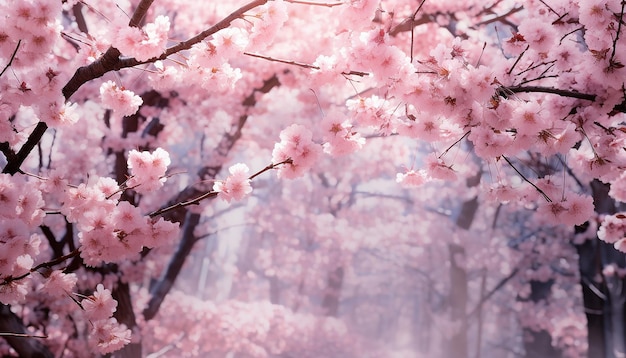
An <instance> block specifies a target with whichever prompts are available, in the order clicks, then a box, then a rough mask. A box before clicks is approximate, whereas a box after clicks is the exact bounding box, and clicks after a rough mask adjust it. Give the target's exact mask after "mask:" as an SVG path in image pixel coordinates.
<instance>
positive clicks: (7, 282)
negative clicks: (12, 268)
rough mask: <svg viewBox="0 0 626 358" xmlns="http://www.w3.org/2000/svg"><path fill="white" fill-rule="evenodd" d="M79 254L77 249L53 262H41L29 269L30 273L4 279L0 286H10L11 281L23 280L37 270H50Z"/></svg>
mask: <svg viewBox="0 0 626 358" xmlns="http://www.w3.org/2000/svg"><path fill="white" fill-rule="evenodd" d="M79 254H80V251H79V250H78V249H76V250H74V251H72V252H70V253H69V254H67V255H63V256H61V257H57V258H56V259H54V260H50V261H46V262H42V263H40V264H39V265H37V266H35V267H33V268H31V269H30V271H28V272H27V273H25V274H23V275H21V276H16V277H11V276H9V277H7V278H5V279H4V281H2V282H0V285H8V284H10V283H11V282H13V281H17V280H21V279H23V278H26V277H28V276H30V274H31V273H33V272H35V271H37V270H39V269H41V268H50V267H52V266H55V265H58V264H60V263H61V262H63V261H65V260H67V259H71V258H72V257H75V256H78V255H79Z"/></svg>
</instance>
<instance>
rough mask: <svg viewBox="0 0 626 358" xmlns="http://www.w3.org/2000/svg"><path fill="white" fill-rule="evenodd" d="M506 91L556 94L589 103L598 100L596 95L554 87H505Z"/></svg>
mask: <svg viewBox="0 0 626 358" xmlns="http://www.w3.org/2000/svg"><path fill="white" fill-rule="evenodd" d="M504 89H506V90H508V91H511V92H513V93H534V92H542V93H552V94H556V95H559V96H561V97H571V98H578V99H584V100H587V101H595V100H596V95H595V94H588V93H580V92H576V91H568V90H562V89H558V88H553V87H541V86H511V87H504Z"/></svg>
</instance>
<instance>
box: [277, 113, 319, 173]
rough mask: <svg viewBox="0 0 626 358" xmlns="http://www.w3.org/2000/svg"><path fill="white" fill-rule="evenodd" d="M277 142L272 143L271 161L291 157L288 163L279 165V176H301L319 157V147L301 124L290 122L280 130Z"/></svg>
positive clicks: (279, 160)
mask: <svg viewBox="0 0 626 358" xmlns="http://www.w3.org/2000/svg"><path fill="white" fill-rule="evenodd" d="M280 139H281V141H280V142H279V143H276V144H275V145H274V150H273V151H272V162H273V163H281V162H284V161H285V160H287V159H291V162H290V163H286V164H283V165H281V166H280V168H279V169H278V177H279V178H287V179H293V178H296V177H299V176H302V175H303V174H304V172H305V171H306V170H308V169H309V168H310V167H311V166H312V165H313V164H314V163H315V162H316V161H317V158H318V157H319V154H320V151H321V149H320V147H319V146H318V145H317V144H315V143H314V142H313V140H312V133H311V131H310V130H308V129H307V128H306V127H304V126H303V125H299V124H292V125H290V126H289V127H287V128H285V129H284V130H283V131H281V132H280Z"/></svg>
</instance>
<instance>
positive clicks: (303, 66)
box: [243, 52, 369, 77]
mask: <svg viewBox="0 0 626 358" xmlns="http://www.w3.org/2000/svg"><path fill="white" fill-rule="evenodd" d="M243 54H244V55H246V56H250V57H256V58H260V59H263V60H267V61H272V62H280V63H284V64H287V65H292V66H298V67H302V68H309V69H312V70H319V69H320V68H319V67H318V66H315V65H311V64H308V63H303V62H297V61H292V60H282V59H279V58H274V57H269V56H263V55H259V54H256V53H250V52H244V53H243ZM341 74H342V75H346V76H349V75H355V76H361V77H365V76H369V73H367V72H362V71H348V72H341Z"/></svg>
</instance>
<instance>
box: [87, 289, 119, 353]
mask: <svg viewBox="0 0 626 358" xmlns="http://www.w3.org/2000/svg"><path fill="white" fill-rule="evenodd" d="M81 306H82V307H83V310H84V312H85V316H86V317H87V319H88V320H89V322H91V330H90V334H89V343H90V344H91V346H92V347H93V348H95V349H97V350H98V351H99V352H100V354H107V353H111V352H114V351H116V350H118V349H120V348H122V347H123V346H125V345H126V344H128V343H130V336H131V332H130V330H129V329H128V328H126V325H124V324H120V323H119V322H118V321H117V319H115V318H113V317H112V316H113V313H114V312H115V310H116V307H117V301H116V300H114V299H113V296H112V295H111V291H109V290H108V289H105V288H104V286H103V285H102V284H98V286H96V290H95V291H94V293H93V294H92V295H91V296H88V297H86V298H84V299H83V300H82V301H81Z"/></svg>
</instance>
